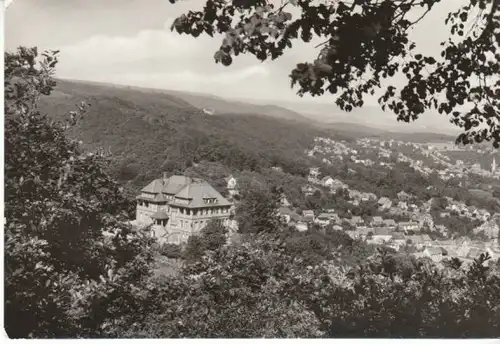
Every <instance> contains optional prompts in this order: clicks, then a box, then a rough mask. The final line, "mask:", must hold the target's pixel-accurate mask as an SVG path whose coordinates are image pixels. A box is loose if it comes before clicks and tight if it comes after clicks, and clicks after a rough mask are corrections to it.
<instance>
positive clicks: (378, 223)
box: [371, 216, 384, 227]
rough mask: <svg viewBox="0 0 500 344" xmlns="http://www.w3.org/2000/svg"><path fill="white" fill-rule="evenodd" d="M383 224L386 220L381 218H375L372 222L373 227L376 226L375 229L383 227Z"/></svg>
mask: <svg viewBox="0 0 500 344" xmlns="http://www.w3.org/2000/svg"><path fill="white" fill-rule="evenodd" d="M383 223H384V220H383V219H382V217H380V216H374V217H373V219H372V221H371V225H372V226H375V227H379V226H382V225H383Z"/></svg>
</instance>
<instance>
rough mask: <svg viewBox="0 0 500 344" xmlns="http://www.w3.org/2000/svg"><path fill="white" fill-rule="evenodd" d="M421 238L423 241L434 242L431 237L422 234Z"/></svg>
mask: <svg viewBox="0 0 500 344" xmlns="http://www.w3.org/2000/svg"><path fill="white" fill-rule="evenodd" d="M420 237H421V238H422V240H423V241H432V239H431V237H430V236H429V235H428V234H422V235H421V236H420Z"/></svg>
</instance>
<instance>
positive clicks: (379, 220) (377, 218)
mask: <svg viewBox="0 0 500 344" xmlns="http://www.w3.org/2000/svg"><path fill="white" fill-rule="evenodd" d="M382 221H384V220H382V217H381V216H374V217H373V222H382Z"/></svg>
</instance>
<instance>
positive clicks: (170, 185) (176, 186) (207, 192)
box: [137, 176, 232, 208]
mask: <svg viewBox="0 0 500 344" xmlns="http://www.w3.org/2000/svg"><path fill="white" fill-rule="evenodd" d="M142 192H144V193H149V194H154V198H152V199H147V198H144V197H141V196H138V197H137V198H139V199H145V200H148V201H152V202H160V203H161V202H167V198H166V197H165V195H170V196H175V198H174V199H173V200H171V201H170V202H169V205H173V206H176V205H177V206H181V207H188V208H206V207H218V206H230V205H232V203H231V202H229V201H228V200H226V199H225V198H224V197H223V196H222V195H221V194H220V193H219V192H217V190H215V189H214V188H213V187H212V186H211V185H210V184H208V183H207V182H206V181H204V180H202V179H198V178H190V177H186V176H171V177H170V178H166V179H155V180H153V181H152V182H151V183H149V184H148V185H147V186H146V187H145V188H143V189H142ZM207 199H214V200H215V202H213V203H206V200H207Z"/></svg>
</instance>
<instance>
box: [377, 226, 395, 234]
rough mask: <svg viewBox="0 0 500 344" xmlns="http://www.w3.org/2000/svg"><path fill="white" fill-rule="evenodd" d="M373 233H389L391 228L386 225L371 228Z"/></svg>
mask: <svg viewBox="0 0 500 344" xmlns="http://www.w3.org/2000/svg"><path fill="white" fill-rule="evenodd" d="M373 235H391V230H390V229H389V228H387V227H376V228H373Z"/></svg>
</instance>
